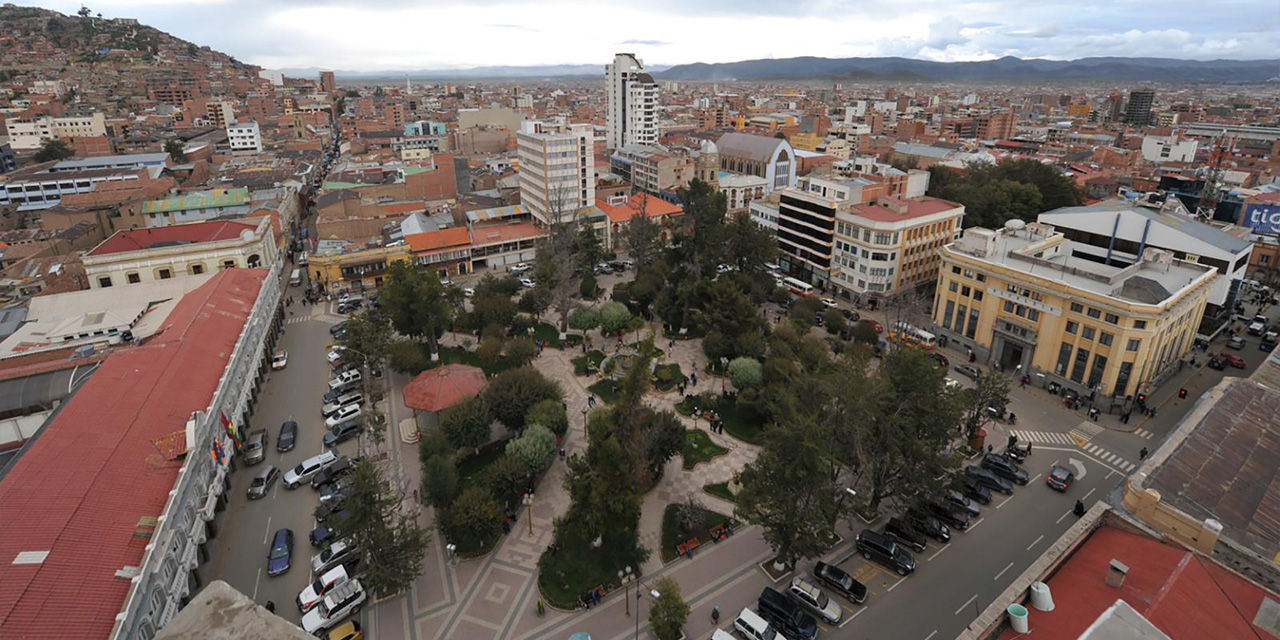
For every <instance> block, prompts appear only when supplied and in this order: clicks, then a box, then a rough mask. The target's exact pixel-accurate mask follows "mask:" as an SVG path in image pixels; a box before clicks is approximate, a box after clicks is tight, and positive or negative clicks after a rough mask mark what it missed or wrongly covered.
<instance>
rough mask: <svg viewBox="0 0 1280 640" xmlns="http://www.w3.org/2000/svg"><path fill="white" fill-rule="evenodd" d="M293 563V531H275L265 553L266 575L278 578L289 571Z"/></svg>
mask: <svg viewBox="0 0 1280 640" xmlns="http://www.w3.org/2000/svg"><path fill="white" fill-rule="evenodd" d="M292 562H293V529H277V530H276V533H275V535H273V536H271V550H270V551H268V552H267V575H269V576H278V575H281V574H283V573H285V572H286V571H288V570H289V567H290V566H291V565H292Z"/></svg>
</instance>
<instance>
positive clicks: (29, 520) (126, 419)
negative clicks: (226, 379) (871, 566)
mask: <svg viewBox="0 0 1280 640" xmlns="http://www.w3.org/2000/svg"><path fill="white" fill-rule="evenodd" d="M266 274H267V272H266V271H264V270H261V269H228V270H226V271H223V272H221V273H219V274H217V275H215V276H213V277H212V278H210V280H209V282H207V283H205V284H204V285H202V286H201V287H200V288H198V289H196V290H194V291H191V292H190V293H188V294H186V295H185V296H183V298H182V300H181V301H180V302H179V303H178V304H177V305H176V306H175V307H174V309H173V310H172V311H171V312H170V313H169V317H168V318H167V319H166V320H165V323H164V325H163V326H162V327H161V328H160V331H159V332H158V333H157V334H156V335H154V336H152V337H151V338H149V339H147V341H146V342H145V343H144V344H142V345H139V346H136V347H124V348H119V349H117V350H116V351H115V352H114V353H112V354H111V356H110V357H108V358H107V359H106V361H105V362H103V363H102V366H101V367H100V368H99V370H98V372H97V373H95V374H94V376H93V377H92V378H90V379H89V381H88V382H86V383H85V384H84V386H83V387H81V388H80V390H79V391H77V392H76V393H75V395H73V396H71V398H70V399H69V400H68V402H67V403H66V404H64V405H63V406H62V408H61V410H60V412H59V413H58V414H57V417H56V418H54V420H53V422H52V423H51V424H49V425H47V426H46V427H45V428H44V430H43V432H42V433H41V434H39V435H38V436H36V438H35V441H34V442H33V443H32V445H31V447H30V449H29V450H28V451H27V452H26V453H25V454H24V455H22V456H21V457H20V458H18V460H17V462H16V463H15V464H14V467H13V468H12V469H11V470H10V471H9V473H8V474H7V475H6V476H5V477H4V480H3V481H0V522H2V523H4V524H3V526H0V566H2V567H4V570H3V571H0V629H4V636H5V637H7V638H57V639H62V638H105V637H107V636H108V635H109V634H110V633H111V629H112V626H113V625H114V624H115V616H116V614H117V613H118V612H119V611H120V608H121V607H122V606H123V605H124V599H125V595H126V594H127V592H128V589H129V584H130V582H129V579H128V578H121V577H117V576H116V575H115V574H116V572H117V571H119V570H121V569H123V568H125V567H129V566H132V567H137V566H139V565H141V563H142V556H143V552H144V550H145V547H146V545H147V544H148V542H150V534H151V533H152V532H153V531H154V526H155V525H154V521H153V520H151V521H146V520H144V519H146V518H156V517H158V516H159V515H160V514H161V513H162V512H163V510H164V505H165V502H166V501H167V499H168V495H169V491H170V490H171V489H173V485H174V482H175V481H176V480H177V477H178V469H179V468H180V467H181V465H182V461H181V460H174V461H170V460H166V459H165V456H164V455H163V454H162V453H161V452H160V451H158V450H157V449H156V446H155V445H154V444H153V441H154V440H157V439H161V438H163V437H165V436H167V435H169V434H171V433H173V432H175V431H181V430H182V429H183V428H184V427H185V425H186V422H187V419H188V418H190V417H191V414H192V412H194V411H197V410H204V409H207V408H208V406H209V402H210V401H211V400H212V398H213V393H214V391H215V390H216V389H217V386H218V380H219V379H220V378H221V377H222V374H223V372H224V370H225V369H226V364H227V361H228V358H229V357H230V355H231V353H232V351H233V350H234V349H235V344H236V339H237V338H238V337H239V335H240V331H241V329H242V328H243V327H244V323H245V319H246V318H247V317H248V315H249V311H250V309H251V308H252V307H253V303H254V301H255V300H256V299H257V297H258V291H259V290H260V289H261V287H262V283H263V280H264V279H265V278H266ZM197 455H208V454H207V453H206V452H197ZM24 551H36V552H48V556H47V557H46V558H45V559H44V561H43V562H41V563H37V564H18V565H15V564H13V561H14V559H15V558H16V557H17V556H18V554H19V553H22V552H24Z"/></svg>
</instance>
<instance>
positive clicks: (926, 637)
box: [924, 629, 938, 640]
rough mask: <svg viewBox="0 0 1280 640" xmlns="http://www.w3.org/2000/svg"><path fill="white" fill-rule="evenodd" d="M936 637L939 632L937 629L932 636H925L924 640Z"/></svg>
mask: <svg viewBox="0 0 1280 640" xmlns="http://www.w3.org/2000/svg"><path fill="white" fill-rule="evenodd" d="M936 635H938V630H937V629H934V630H933V633H931V634H929V635H927V636H925V637H924V640H929V639H930V638H932V637H934V636H936Z"/></svg>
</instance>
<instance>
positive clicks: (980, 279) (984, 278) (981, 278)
mask: <svg viewBox="0 0 1280 640" xmlns="http://www.w3.org/2000/svg"><path fill="white" fill-rule="evenodd" d="M986 281H987V276H985V275H983V274H981V273H979V274H978V282H986Z"/></svg>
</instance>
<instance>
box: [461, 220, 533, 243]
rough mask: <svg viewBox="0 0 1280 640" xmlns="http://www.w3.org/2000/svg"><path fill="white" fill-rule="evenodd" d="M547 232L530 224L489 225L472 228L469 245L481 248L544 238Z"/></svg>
mask: <svg viewBox="0 0 1280 640" xmlns="http://www.w3.org/2000/svg"><path fill="white" fill-rule="evenodd" d="M545 235H547V232H546V231H545V230H543V229H539V228H538V226H537V225H535V224H534V223H532V222H516V223H508V222H502V223H498V224H491V225H487V226H484V227H472V229H471V244H473V245H475V246H477V247H483V246H486V245H491V244H500V243H504V242H515V241H517V240H524V239H526V238H536V237H538V236H545Z"/></svg>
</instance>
